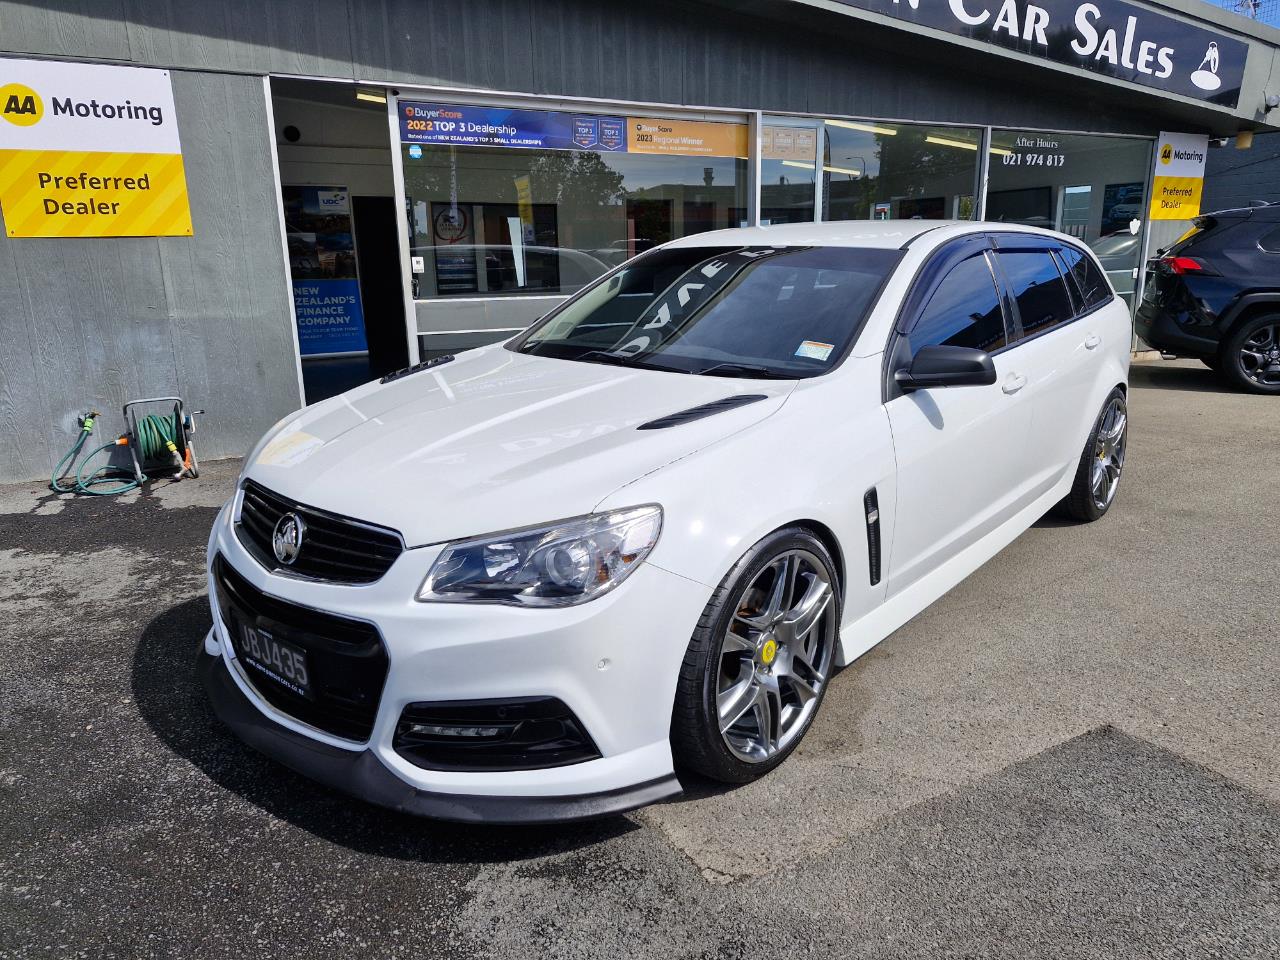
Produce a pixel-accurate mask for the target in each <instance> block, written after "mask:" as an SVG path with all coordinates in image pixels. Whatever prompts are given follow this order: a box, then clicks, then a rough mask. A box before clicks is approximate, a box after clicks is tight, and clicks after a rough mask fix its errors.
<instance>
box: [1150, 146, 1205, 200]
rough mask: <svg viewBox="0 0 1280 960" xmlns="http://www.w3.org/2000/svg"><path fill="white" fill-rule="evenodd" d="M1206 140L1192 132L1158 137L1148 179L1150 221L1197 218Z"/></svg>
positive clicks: (1202, 182) (1201, 191)
mask: <svg viewBox="0 0 1280 960" xmlns="http://www.w3.org/2000/svg"><path fill="white" fill-rule="evenodd" d="M1208 153H1209V138H1208V137H1207V136H1201V135H1199V134H1194V133H1165V132H1162V133H1161V134H1160V139H1159V140H1157V141H1156V159H1155V170H1154V173H1153V176H1152V178H1151V209H1150V216H1151V219H1152V220H1191V219H1192V218H1194V217H1198V216H1199V215H1200V196H1201V194H1202V193H1203V192H1204V165H1205V157H1206V155H1207V154H1208Z"/></svg>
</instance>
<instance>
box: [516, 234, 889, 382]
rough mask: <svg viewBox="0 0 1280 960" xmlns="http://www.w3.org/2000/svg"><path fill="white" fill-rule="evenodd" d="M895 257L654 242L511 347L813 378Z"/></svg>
mask: <svg viewBox="0 0 1280 960" xmlns="http://www.w3.org/2000/svg"><path fill="white" fill-rule="evenodd" d="M900 257H901V253H900V252H899V251H897V250H876V249H863V248H855V247H782V248H779V247H684V248H675V249H662V250H655V251H653V252H652V253H646V254H643V255H642V256H639V257H636V258H635V259H633V260H631V261H630V262H628V263H626V264H624V265H623V266H622V267H621V268H619V269H618V270H617V271H616V272H614V273H612V274H610V275H609V276H607V277H605V278H604V280H603V281H601V282H600V283H598V284H596V285H595V286H594V287H591V288H590V289H588V290H586V291H585V292H583V293H582V294H580V295H579V296H577V297H575V298H573V299H572V300H569V301H568V302H567V303H565V304H564V306H563V307H561V309H560V310H558V311H557V312H555V313H553V314H552V315H551V316H549V317H548V318H547V319H546V320H544V321H543V322H541V323H539V324H537V325H536V326H534V327H533V329H532V330H530V331H529V332H528V333H527V334H525V336H523V337H522V338H520V339H519V340H517V341H516V342H515V343H514V344H513V345H512V349H514V350H518V351H520V352H521V353H530V354H536V355H538V356H546V357H557V358H560V359H565V360H582V361H586V362H590V363H610V364H617V365H619V366H629V367H644V368H647V369H653V370H671V371H676V372H680V373H696V374H706V375H708V376H727V377H748V378H749V377H758V378H765V379H799V378H802V377H813V376H817V375H819V374H822V373H826V372H827V371H828V370H830V369H831V368H832V367H834V366H835V364H837V363H838V362H839V361H840V358H841V357H842V356H843V355H844V352H845V349H846V347H848V346H849V343H850V342H851V340H852V339H853V337H854V335H855V334H856V333H857V331H858V329H859V328H860V327H861V326H862V322H863V320H864V319H865V317H866V314H867V311H868V310H869V309H870V306H871V303H872V301H873V300H874V298H875V295H876V292H877V291H878V290H879V289H880V287H881V285H882V284H883V283H884V280H885V278H886V277H887V276H888V275H889V273H890V272H891V271H892V270H893V268H894V266H895V265H896V264H897V262H898V260H899V259H900Z"/></svg>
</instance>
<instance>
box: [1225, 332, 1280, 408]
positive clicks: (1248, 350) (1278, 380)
mask: <svg viewBox="0 0 1280 960" xmlns="http://www.w3.org/2000/svg"><path fill="white" fill-rule="evenodd" d="M1218 364H1219V368H1218V369H1219V370H1220V372H1221V373H1222V375H1223V376H1225V377H1226V378H1227V380H1229V381H1230V382H1231V383H1232V384H1233V385H1235V386H1237V387H1239V388H1240V389H1242V390H1248V391H1249V392H1250V393H1269V394H1280V314H1276V313H1270V314H1263V315H1262V316H1258V317H1253V318H1252V319H1249V320H1246V321H1245V322H1244V323H1242V324H1241V325H1240V327H1239V328H1238V329H1237V330H1235V331H1234V332H1233V333H1232V334H1231V336H1229V337H1227V339H1226V340H1225V341H1224V342H1223V344H1222V349H1221V352H1220V353H1219V354H1218Z"/></svg>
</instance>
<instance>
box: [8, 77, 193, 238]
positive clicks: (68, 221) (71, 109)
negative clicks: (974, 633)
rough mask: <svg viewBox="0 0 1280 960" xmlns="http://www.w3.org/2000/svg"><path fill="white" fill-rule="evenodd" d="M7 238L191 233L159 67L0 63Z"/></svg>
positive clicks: (169, 93) (168, 90)
mask: <svg viewBox="0 0 1280 960" xmlns="http://www.w3.org/2000/svg"><path fill="white" fill-rule="evenodd" d="M0 212H2V213H3V215H4V224H5V231H6V233H7V234H8V235H9V236H11V237H158V236H190V235H191V208H190V205H189V203H188V200H187V178H186V173H185V171H184V169H183V165H182V147H181V145H180V144H179V142H178V124H177V118H176V117H175V116H174V109H173V88H172V87H171V86H170V83H169V73H168V71H166V70H148V69H144V68H141V67H115V66H104V65H100V64H87V63H62V62H55V61H46V60H12V59H4V58H0Z"/></svg>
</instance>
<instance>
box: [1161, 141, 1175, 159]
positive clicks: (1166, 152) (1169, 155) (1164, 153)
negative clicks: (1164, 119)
mask: <svg viewBox="0 0 1280 960" xmlns="http://www.w3.org/2000/svg"><path fill="white" fill-rule="evenodd" d="M1172 159H1173V144H1171V143H1166V144H1165V145H1164V146H1163V147H1161V148H1160V162H1161V163H1168V162H1169V161H1170V160H1172Z"/></svg>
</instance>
